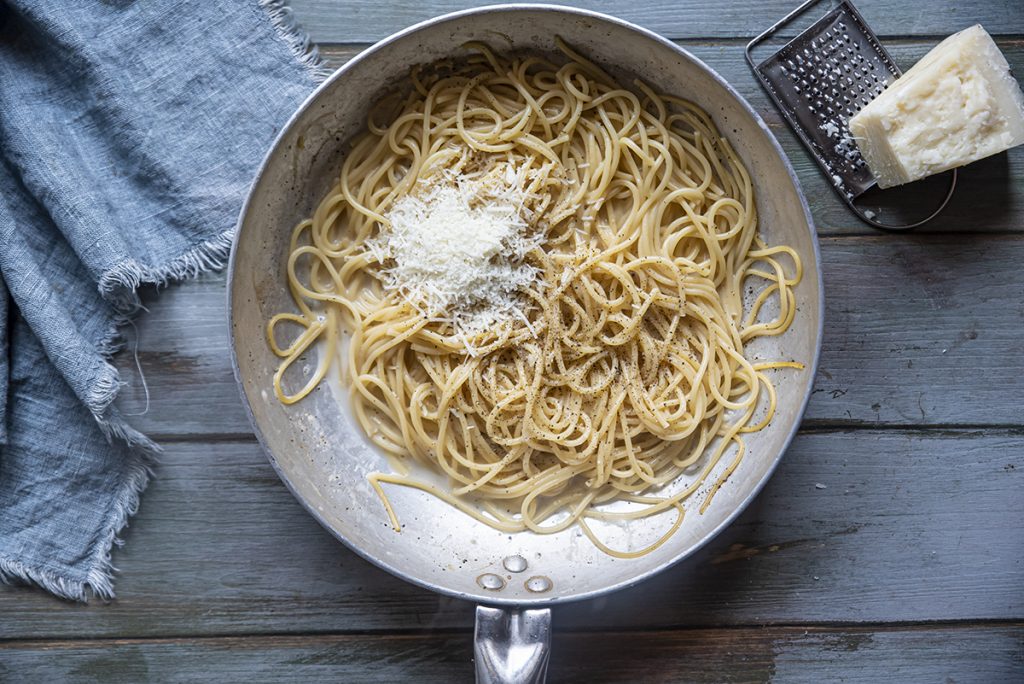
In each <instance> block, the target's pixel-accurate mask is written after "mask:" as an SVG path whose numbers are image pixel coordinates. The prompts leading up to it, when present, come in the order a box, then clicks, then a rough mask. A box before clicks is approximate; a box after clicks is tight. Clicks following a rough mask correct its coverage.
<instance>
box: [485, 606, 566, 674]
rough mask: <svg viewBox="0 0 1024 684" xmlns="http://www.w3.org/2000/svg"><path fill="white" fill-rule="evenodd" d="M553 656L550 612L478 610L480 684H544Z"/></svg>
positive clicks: (498, 609)
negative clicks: (550, 657) (549, 658)
mask: <svg viewBox="0 0 1024 684" xmlns="http://www.w3.org/2000/svg"><path fill="white" fill-rule="evenodd" d="M550 652H551V609H550V608H531V609H525V610H516V609H509V608H492V607H490V606H477V607H476V629H475V630H474V633H473V654H474V656H475V660H476V681H477V684H544V682H545V680H547V676H548V656H549V655H550Z"/></svg>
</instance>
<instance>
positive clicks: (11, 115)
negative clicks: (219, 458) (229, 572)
mask: <svg viewBox="0 0 1024 684" xmlns="http://www.w3.org/2000/svg"><path fill="white" fill-rule="evenodd" d="M323 75H324V73H323V69H322V68H321V67H319V66H318V59H317V56H316V54H315V52H313V51H311V50H310V49H309V48H308V41H304V40H302V38H301V37H300V36H299V35H297V34H296V33H295V31H294V30H293V29H292V27H291V26H290V22H289V15H288V12H287V8H285V7H283V6H282V4H281V3H280V2H279V1H278V0H265V1H264V2H261V3H258V2H256V0H201V1H199V0H197V1H195V2H171V1H169V0H138V1H133V0H0V274H2V277H3V278H2V282H0V411H2V417H3V420H0V439H2V446H0V579H2V580H4V581H8V582H11V581H23V582H34V583H36V584H38V585H40V586H42V587H43V588H45V589H47V590H48V591H51V592H53V593H54V594H57V595H59V596H63V597H66V598H72V599H78V600H84V599H85V597H86V595H87V591H86V590H87V589H91V591H92V592H94V593H95V594H96V595H98V596H101V597H105V598H106V597H112V596H113V587H112V583H111V571H112V566H111V564H110V549H111V545H112V544H113V543H116V542H117V534H118V532H119V530H120V529H121V528H122V527H123V526H124V525H125V524H126V521H127V518H128V516H130V515H131V514H132V513H134V512H135V510H136V508H137V507H138V498H139V494H140V492H141V491H142V490H143V489H144V488H145V486H146V483H147V481H148V479H149V475H150V471H149V466H150V465H151V460H152V453H153V451H154V450H155V445H154V444H153V443H152V442H151V441H150V440H149V439H147V438H146V437H145V436H144V435H142V434H140V433H139V432H138V431H136V430H134V429H133V428H132V427H131V426H130V425H129V423H128V421H127V420H126V418H125V416H123V415H121V414H120V413H119V412H118V410H117V408H116V407H115V406H114V404H113V402H114V399H115V397H116V396H117V392H118V389H119V387H120V386H121V381H120V380H119V378H118V373H117V371H116V369H115V368H114V367H113V366H112V365H111V364H110V356H111V354H113V353H114V351H116V350H117V348H118V347H119V345H120V343H121V335H120V332H119V331H120V329H121V326H123V325H124V324H126V323H127V322H128V321H130V320H131V317H132V315H133V313H134V312H135V311H136V309H137V308H138V299H137V295H136V290H137V288H139V286H140V285H143V284H147V283H154V284H158V285H163V284H166V283H168V282H171V281H173V280H177V279H181V278H185V277H189V276H193V275H195V274H197V273H199V272H201V271H204V270H207V269H212V268H218V267H220V266H221V265H222V264H223V263H224V260H225V257H226V256H227V252H228V249H229V245H230V236H231V232H232V230H233V228H234V224H235V221H236V218H237V216H238V212H239V209H240V207H241V203H242V199H243V197H244V194H245V192H246V190H247V188H248V186H249V183H250V182H251V180H252V177H253V175H254V172H255V170H256V167H257V165H258V163H259V161H260V159H261V158H262V156H263V154H264V152H265V151H266V150H267V148H268V146H269V144H270V143H271V141H272V140H273V138H274V136H275V134H276V133H277V131H278V130H279V128H280V126H281V125H282V124H283V123H284V122H285V121H286V120H287V118H288V116H289V115H290V113H291V112H292V111H294V110H295V108H296V107H297V106H298V104H299V103H300V102H301V101H302V100H303V99H304V98H305V97H306V96H307V95H308V94H309V93H310V91H311V90H312V89H313V88H314V86H315V85H316V83H317V81H318V80H319V79H321V78H322V77H323ZM285 229H287V228H285Z"/></svg>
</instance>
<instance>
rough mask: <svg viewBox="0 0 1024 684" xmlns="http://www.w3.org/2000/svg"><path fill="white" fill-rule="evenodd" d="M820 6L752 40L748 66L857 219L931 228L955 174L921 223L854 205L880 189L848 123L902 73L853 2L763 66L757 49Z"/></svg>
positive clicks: (837, 9)
mask: <svg viewBox="0 0 1024 684" xmlns="http://www.w3.org/2000/svg"><path fill="white" fill-rule="evenodd" d="M822 1H823V0H808V2H805V3H804V4H802V5H801V6H800V7H798V8H796V9H795V10H793V11H792V12H790V13H789V14H788V15H786V16H785V17H784V18H783V19H782V20H781V21H779V22H778V23H776V24H775V25H773V26H772V27H771V28H769V29H768V30H767V31H765V32H764V33H762V34H761V35H759V36H758V37H756V38H754V40H752V41H750V43H749V44H748V45H747V49H746V55H747V61H748V62H749V63H750V67H751V68H752V69H753V70H754V73H755V74H756V75H757V76H758V78H759V79H760V81H761V84H762V85H763V86H764V88H765V90H767V91H768V95H769V96H770V97H771V98H772V100H774V101H775V104H776V105H777V106H778V108H779V110H780V111H781V112H782V115H783V117H784V118H785V119H786V121H787V122H788V123H789V125H790V126H792V127H793V130H794V132H795V133H796V134H797V136H798V137H799V138H800V140H801V141H802V142H803V143H804V145H805V146H806V147H807V149H808V150H810V152H811V154H812V155H813V156H814V158H815V160H816V161H817V162H818V165H819V166H820V167H821V168H822V170H823V171H824V172H825V175H826V176H827V177H828V178H829V180H830V182H831V183H832V186H833V187H834V188H835V190H836V192H837V193H838V194H839V196H840V197H841V198H842V199H843V201H844V202H846V204H847V205H849V207H850V208H851V209H852V210H853V211H854V213H855V214H857V216H858V217H860V218H861V219H862V220H863V221H866V222H867V223H869V224H871V225H873V226H875V227H878V228H885V229H890V230H894V229H906V228H914V227H916V226H919V225H921V224H923V223H926V222H927V221H930V220H931V219H933V218H935V217H936V216H938V215H939V213H940V212H941V211H942V210H943V209H944V208H945V206H946V204H947V203H948V202H949V199H950V198H951V197H952V195H953V189H954V188H955V186H956V171H955V170H954V171H952V172H951V174H950V179H951V180H950V185H949V189H948V191H947V192H946V196H945V198H944V199H943V200H942V203H941V205H940V206H939V208H938V209H936V210H935V211H934V212H932V214H931V215H929V216H928V217H926V218H924V219H922V220H920V221H916V222H914V223H910V224H907V225H901V226H893V225H888V224H886V223H883V222H881V221H880V220H877V217H876V216H875V215H874V214H873V213H872V212H870V211H867V210H864V209H862V208H861V207H859V206H857V205H856V204H855V200H856V199H857V198H858V197H860V196H861V195H863V194H864V193H865V192H867V191H868V190H869V189H871V188H872V187H874V185H875V179H874V176H872V174H871V171H870V169H869V168H868V166H867V164H866V163H865V162H864V159H863V157H862V156H861V154H860V150H859V149H858V148H857V144H856V143H855V142H854V140H853V139H852V138H851V137H850V131H849V126H848V125H847V122H848V121H849V120H850V118H851V117H852V116H853V115H855V114H856V113H857V112H859V111H860V110H861V109H862V108H863V107H864V106H865V105H867V104H868V103H869V102H871V100H873V99H874V98H875V97H877V96H878V95H879V94H880V93H881V92H882V91H883V90H885V89H886V88H887V87H888V86H889V84H891V83H892V82H893V81H895V80H896V79H897V78H899V77H900V74H901V72H900V70H899V67H897V66H896V64H895V62H893V61H892V58H891V57H890V56H889V53H887V52H886V51H885V48H883V47H882V45H881V44H880V43H879V42H878V38H877V37H875V34H874V32H873V31H872V30H871V29H870V28H868V26H867V24H866V23H865V22H864V19H863V17H861V15H860V13H859V12H858V11H857V9H856V8H855V7H854V6H853V4H852V3H850V2H849V1H848V0H842V2H839V3H838V5H837V6H836V7H835V8H834V9H832V10H831V11H830V12H828V13H827V14H825V16H823V17H821V18H820V19H818V21H816V22H815V23H814V24H812V25H811V26H810V27H809V28H808V29H806V30H805V31H804V32H803V33H801V34H800V35H798V36H797V37H796V38H794V39H793V40H792V41H790V42H789V43H787V44H786V45H784V46H783V47H782V49H780V50H779V51H778V52H776V53H775V54H774V55H772V56H771V57H769V58H768V59H766V60H764V61H763V62H761V63H759V64H758V63H755V61H754V57H753V50H754V48H755V47H757V46H758V45H759V44H761V43H763V42H765V41H766V40H767V39H769V38H770V37H771V36H773V35H774V34H775V33H777V32H778V31H779V30H781V29H782V28H784V27H786V26H787V25H789V24H790V23H792V22H793V21H794V20H795V19H797V18H798V17H799V16H800V15H802V14H804V13H805V12H806V11H807V10H809V9H810V8H811V7H813V6H815V5H817V4H819V3H820V2H822Z"/></svg>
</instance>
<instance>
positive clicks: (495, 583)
mask: <svg viewBox="0 0 1024 684" xmlns="http://www.w3.org/2000/svg"><path fill="white" fill-rule="evenodd" d="M476 583H477V584H479V585H480V586H481V587H483V588H484V589H487V590H488V591H501V590H502V589H504V588H505V580H503V579H501V577H499V576H498V575H495V574H494V573H493V572H485V573H484V574H482V575H480V576H479V577H477V578H476Z"/></svg>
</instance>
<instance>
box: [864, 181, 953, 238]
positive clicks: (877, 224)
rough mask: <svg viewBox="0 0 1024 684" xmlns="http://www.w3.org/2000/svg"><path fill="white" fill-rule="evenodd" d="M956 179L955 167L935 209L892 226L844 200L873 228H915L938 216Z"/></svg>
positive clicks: (951, 194) (950, 197)
mask: <svg viewBox="0 0 1024 684" xmlns="http://www.w3.org/2000/svg"><path fill="white" fill-rule="evenodd" d="M956 179H957V169H953V172H952V174H950V178H949V187H948V188H947V190H946V196H945V197H944V198H943V200H942V202H941V203H940V204H939V206H938V208H937V209H935V211H933V212H932V213H930V214H928V216H926V217H925V218H923V219H921V220H919V221H915V222H914V223H905V224H903V225H899V226H893V225H890V224H888V223H882V222H881V221H877V220H875V219H873V218H869V217H868V216H867V214H866V213H865V212H864V211H863V210H862V209H861V208H860V207H858V206H857V205H856V204H854V203H853V202H854V200H846V204H847V205H849V207H850V209H852V210H853V213H855V214H856V215H857V218H859V219H860V220H861V221H864V223H867V224H869V225H872V226H874V227H875V228H881V229H882V230H890V231H900V230H910V229H911V228H917V227H918V226H923V225H924V224H926V223H928V222H929V221H931V220H932V219H933V218H935V217H936V216H938V215H939V214H941V213H942V210H943V209H945V208H946V205H947V204H949V200H951V199H952V198H953V191H954V190H956Z"/></svg>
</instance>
